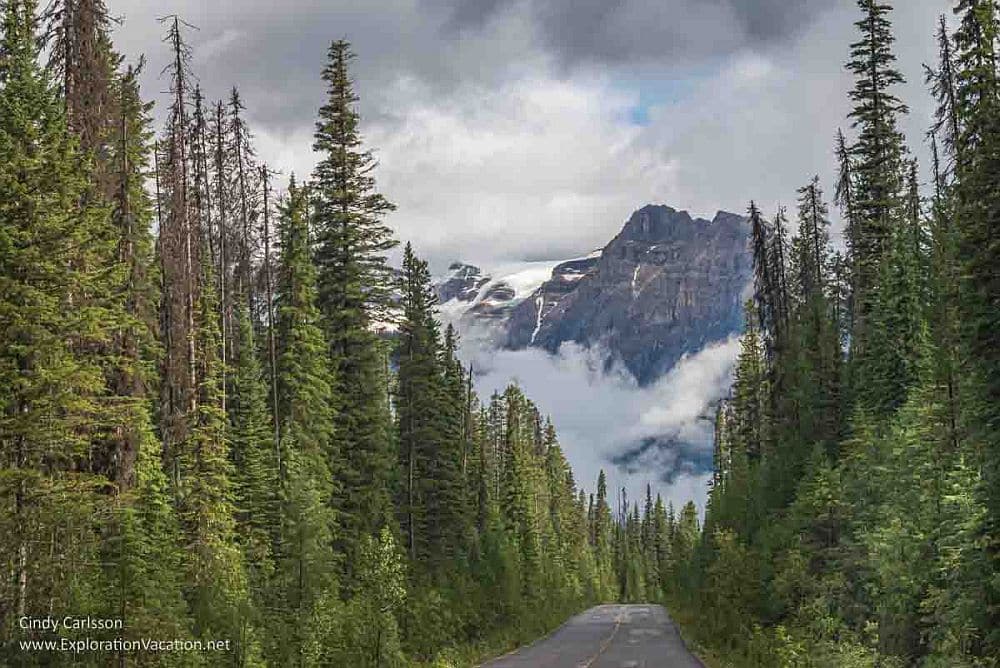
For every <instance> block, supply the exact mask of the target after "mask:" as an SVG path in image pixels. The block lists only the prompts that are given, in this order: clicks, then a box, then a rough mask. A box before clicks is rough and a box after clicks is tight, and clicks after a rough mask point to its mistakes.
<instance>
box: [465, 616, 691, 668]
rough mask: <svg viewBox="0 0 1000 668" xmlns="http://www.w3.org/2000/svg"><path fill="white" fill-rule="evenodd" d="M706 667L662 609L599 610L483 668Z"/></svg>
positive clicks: (486, 664) (569, 622)
mask: <svg viewBox="0 0 1000 668" xmlns="http://www.w3.org/2000/svg"><path fill="white" fill-rule="evenodd" d="M529 667H530V668H704V666H703V664H702V663H701V661H699V660H698V659H697V658H695V656H694V655H693V654H691V652H689V651H688V650H687V647H685V646H684V641H683V640H681V636H680V634H679V633H678V632H677V627H676V626H675V625H674V623H673V622H672V621H670V617H668V616H667V611H666V610H664V609H663V607H662V606H659V605H599V606H597V607H596V608H591V609H590V610H587V611H586V612H583V613H581V614H579V615H577V616H576V617H573V618H572V619H570V620H569V621H568V622H566V623H565V624H563V625H562V626H561V627H559V628H558V629H557V630H556V631H555V632H554V633H552V634H551V635H549V636H548V637H546V638H542V639H541V640H537V641H535V642H534V643H532V644H531V645H528V646H527V647H522V648H521V649H519V650H517V651H514V652H511V653H510V654H507V655H505V656H502V657H500V658H498V659H494V660H492V661H488V662H486V663H484V664H483V665H482V666H481V668H529Z"/></svg>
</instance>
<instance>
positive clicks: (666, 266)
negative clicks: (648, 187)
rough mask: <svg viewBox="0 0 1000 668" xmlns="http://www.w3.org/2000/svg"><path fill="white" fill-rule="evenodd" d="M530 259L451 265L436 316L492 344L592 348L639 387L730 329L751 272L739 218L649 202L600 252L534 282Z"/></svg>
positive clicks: (736, 325) (738, 322)
mask: <svg viewBox="0 0 1000 668" xmlns="http://www.w3.org/2000/svg"><path fill="white" fill-rule="evenodd" d="M539 265H540V263H533V264H532V265H531V267H530V270H525V271H521V272H517V273H515V274H512V275H511V276H509V277H504V276H501V277H500V278H494V277H491V276H486V275H483V273H482V272H481V271H480V270H479V269H478V268H476V267H473V266H471V265H461V264H456V265H453V266H452V273H451V274H450V276H449V277H447V278H446V279H445V280H444V281H442V282H441V283H439V285H438V293H439V297H440V299H441V302H442V304H443V306H442V312H443V313H444V314H445V316H446V317H452V318H455V317H456V316H458V317H457V320H458V322H459V323H460V326H461V328H462V329H463V330H465V331H475V332H477V334H479V335H480V336H482V335H483V334H485V337H486V338H488V339H489V341H490V342H491V343H492V345H495V346H497V347H503V348H508V349H514V350H520V349H524V348H528V347H536V348H542V349H545V350H547V351H549V352H552V353H555V352H556V351H558V350H559V347H560V346H561V345H562V344H563V343H567V342H575V343H577V344H580V345H582V346H584V347H595V346H600V347H601V349H602V350H604V351H606V352H607V357H606V359H605V363H606V365H609V366H610V365H611V364H614V363H621V364H623V365H624V366H625V368H627V369H628V370H629V371H630V372H631V373H632V375H633V376H634V377H635V378H636V379H637V380H638V382H639V383H640V384H642V385H646V384H649V383H651V382H653V381H655V380H656V379H657V378H659V377H661V376H662V375H663V374H664V373H666V372H667V371H669V370H670V369H671V368H672V367H673V366H674V365H675V364H676V363H677V362H678V361H679V360H680V359H681V358H682V357H683V356H684V355H686V354H692V353H695V352H697V351H699V350H701V349H702V348H703V347H704V346H705V345H706V344H709V343H713V342H716V341H721V340H724V339H726V338H727V337H729V336H730V335H731V334H733V333H734V332H738V331H739V330H740V329H741V327H742V301H743V298H744V297H745V292H746V289H747V287H748V285H749V283H750V278H751V264H750V254H749V250H748V228H747V225H746V221H745V219H744V218H743V217H741V216H738V215H736V214H732V213H725V212H719V213H718V214H716V216H715V218H714V219H713V220H711V221H708V220H704V219H700V218H692V217H691V216H690V215H689V214H688V213H687V212H686V211H677V210H676V209H673V208H671V207H668V206H654V205H650V206H646V207H643V208H642V209H639V210H638V211H636V212H635V213H634V214H632V216H631V217H630V218H629V220H628V222H626V224H625V226H624V228H623V229H622V230H621V232H620V233H619V234H618V235H617V236H616V237H615V238H614V239H613V240H612V241H611V242H610V243H609V244H608V245H607V246H606V247H605V248H604V249H603V251H601V252H597V253H593V254H591V255H590V256H588V257H585V258H578V259H574V260H568V261H565V262H562V263H553V265H554V266H553V267H552V269H551V272H550V273H549V274H548V279H547V280H544V282H542V283H541V285H537V283H538V277H539V275H544V274H540V271H544V270H545V269H546V267H545V266H544V265H541V266H539ZM527 278H530V279H533V281H532V280H526V279H527Z"/></svg>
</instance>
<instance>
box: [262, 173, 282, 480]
mask: <svg viewBox="0 0 1000 668" xmlns="http://www.w3.org/2000/svg"><path fill="white" fill-rule="evenodd" d="M260 173H261V178H262V181H263V184H264V290H265V293H266V294H265V295H264V299H265V300H266V302H267V348H268V357H269V361H270V365H271V412H272V415H273V419H274V456H275V462H276V463H277V466H278V476H279V479H280V476H281V446H280V443H281V431H280V429H281V427H280V425H279V424H278V364H277V350H276V348H275V342H274V287H273V286H274V283H273V280H272V277H271V222H270V221H271V218H270V208H269V200H268V195H269V190H270V185H271V180H270V173H269V172H268V171H267V165H263V166H261V168H260Z"/></svg>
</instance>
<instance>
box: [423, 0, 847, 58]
mask: <svg viewBox="0 0 1000 668" xmlns="http://www.w3.org/2000/svg"><path fill="white" fill-rule="evenodd" d="M423 4H424V6H427V7H431V8H434V9H441V8H444V9H446V11H448V12H449V16H450V20H449V21H448V23H447V27H448V28H450V29H452V30H455V31H463V30H470V29H472V30H479V31H482V30H483V29H484V28H487V27H489V26H491V25H492V23H493V21H494V20H496V19H497V18H498V17H503V16H506V15H510V14H517V15H522V16H525V17H527V19H528V21H530V23H531V24H532V25H533V26H534V28H535V30H536V31H537V33H538V36H539V39H540V41H541V42H542V43H543V44H544V45H545V47H546V49H547V50H549V51H550V52H552V53H553V54H555V55H556V57H557V59H558V60H559V61H560V62H561V63H562V64H563V65H565V66H575V65H579V64H584V65H594V64H612V65H617V64H621V63H632V64H634V63H642V62H657V63H660V64H662V63H663V62H664V61H667V60H670V61H673V62H674V63H678V62H679V63H682V64H685V65H690V64H692V63H696V62H698V61H699V60H702V59H706V58H718V57H720V56H724V55H726V54H727V53H730V52H733V51H737V50H739V49H741V48H746V47H767V46H771V45H776V43H777V44H780V43H785V42H786V41H787V40H788V39H789V38H790V37H793V36H795V35H796V34H797V33H798V32H799V31H800V30H802V29H803V28H804V27H805V26H807V25H809V24H810V23H812V22H815V21H818V20H820V19H822V15H823V10H824V9H825V8H827V7H829V3H828V2H825V1H824V0H799V1H798V2H792V3H789V2H787V1H785V0H714V1H711V0H708V1H706V0H621V1H619V2H607V1H606V0H530V1H526V0H475V1H472V2H469V1H467V0H424V1H423Z"/></svg>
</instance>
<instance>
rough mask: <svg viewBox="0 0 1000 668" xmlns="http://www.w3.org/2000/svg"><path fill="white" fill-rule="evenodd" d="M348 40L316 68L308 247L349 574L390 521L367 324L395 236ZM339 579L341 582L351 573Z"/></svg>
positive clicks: (384, 432)
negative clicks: (319, 73) (311, 243)
mask: <svg viewBox="0 0 1000 668" xmlns="http://www.w3.org/2000/svg"><path fill="white" fill-rule="evenodd" d="M353 57H354V56H353V53H352V52H351V50H350V45H349V44H348V43H347V42H344V41H337V42H334V43H333V44H332V45H331V47H330V51H329V64H328V66H327V67H326V69H324V71H323V80H324V81H325V82H326V84H327V103H326V104H325V105H324V106H323V107H322V108H321V109H320V113H319V120H318V122H317V124H316V133H315V144H314V149H315V150H316V151H318V152H319V153H320V155H321V156H322V157H321V159H320V162H319V164H318V165H317V166H316V171H315V174H314V181H315V182H314V184H313V187H312V190H311V193H312V195H313V204H314V213H313V216H314V225H315V229H316V235H317V243H318V248H317V251H316V264H317V267H318V270H319V274H318V287H319V301H318V305H319V308H320V312H321V313H322V316H323V326H324V329H325V331H326V335H327V343H328V345H329V347H330V354H331V358H332V361H333V372H334V377H335V379H336V395H337V397H338V398H339V402H340V404H339V410H338V413H337V417H336V425H335V426H336V429H335V438H336V439H337V442H338V449H339V451H340V452H341V453H342V455H343V457H342V461H341V463H340V467H339V468H338V469H337V470H336V471H335V473H336V476H337V478H338V479H339V480H341V481H342V489H341V490H340V491H339V492H338V493H337V494H336V497H335V506H336V508H337V510H338V512H339V514H340V523H341V529H342V530H341V531H340V532H339V534H338V536H337V538H336V540H337V549H338V550H339V551H340V552H342V553H343V554H345V555H346V556H347V561H346V564H345V565H346V567H347V572H348V574H350V573H351V572H352V571H353V570H354V566H355V562H356V559H357V557H358V555H357V549H358V541H359V539H360V537H361V536H362V535H364V534H372V535H373V534H374V533H375V532H377V531H378V530H379V528H380V527H381V526H383V525H385V523H386V522H388V521H389V520H390V519H391V514H392V513H391V488H390V481H391V477H392V468H393V466H392V464H393V460H394V457H393V453H392V449H391V439H390V434H389V416H388V413H387V408H388V407H387V405H386V402H385V401H384V400H383V397H385V392H383V390H382V385H381V383H380V380H379V376H380V374H381V369H382V355H381V353H380V351H379V347H378V345H377V342H376V340H375V338H374V334H373V333H372V331H371V327H370V325H371V323H372V322H373V321H374V320H378V319H379V318H382V317H383V316H385V311H386V307H387V305H388V290H389V288H390V281H389V280H388V274H387V269H386V265H385V257H384V253H385V252H386V251H387V250H389V249H390V248H392V246H393V245H394V244H395V242H394V240H393V239H392V237H391V234H390V231H389V229H388V228H387V227H386V226H385V225H384V223H383V222H382V218H383V217H384V215H385V214H386V213H388V212H389V211H391V210H392V208H393V207H392V205H391V204H390V203H389V202H388V201H386V200H385V198H383V197H382V196H381V195H380V194H378V192H377V191H376V190H375V181H374V178H373V176H372V175H371V171H372V169H373V168H374V166H375V158H374V157H373V156H372V154H371V153H370V152H367V151H364V150H363V149H362V140H361V135H360V131H359V127H358V126H359V120H360V119H359V116H358V113H357V111H356V109H355V104H356V102H357V97H356V96H355V94H354V90H353V81H352V80H351V78H350V75H349V73H348V66H349V63H350V61H351V59H352V58H353ZM352 579H353V578H352V577H350V576H349V577H348V583H349V582H350V581H351V580H352Z"/></svg>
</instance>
